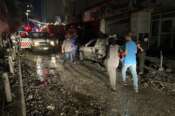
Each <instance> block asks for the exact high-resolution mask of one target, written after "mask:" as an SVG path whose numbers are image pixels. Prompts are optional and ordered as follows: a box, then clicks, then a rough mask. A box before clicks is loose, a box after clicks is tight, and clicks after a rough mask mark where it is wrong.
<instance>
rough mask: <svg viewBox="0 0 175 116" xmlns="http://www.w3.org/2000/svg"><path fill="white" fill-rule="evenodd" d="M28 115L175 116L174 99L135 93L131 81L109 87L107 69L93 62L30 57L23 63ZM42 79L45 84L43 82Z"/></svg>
mask: <svg viewBox="0 0 175 116" xmlns="http://www.w3.org/2000/svg"><path fill="white" fill-rule="evenodd" d="M22 66H23V73H24V87H25V88H24V92H25V97H26V104H27V115H28V116H174V114H175V97H174V96H168V95H165V94H162V93H160V92H157V91H154V90H152V89H150V88H147V89H141V90H140V93H138V94H136V93H134V91H133V89H132V85H131V82H130V81H129V85H128V86H126V87H123V86H122V85H121V83H120V80H121V75H120V73H119V74H118V77H117V80H118V82H117V91H116V92H112V91H111V90H110V87H109V80H108V75H107V74H106V71H105V69H104V68H102V67H100V66H99V65H98V64H94V63H91V62H88V61H86V62H83V63H78V64H73V63H70V62H67V63H65V64H62V63H61V60H60V58H58V57H55V56H54V55H52V56H49V57H48V56H39V55H30V56H28V60H24V61H23V65H22ZM40 80H42V81H43V83H40Z"/></svg>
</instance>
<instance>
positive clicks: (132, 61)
mask: <svg viewBox="0 0 175 116" xmlns="http://www.w3.org/2000/svg"><path fill="white" fill-rule="evenodd" d="M125 39H126V41H127V42H126V44H125V57H124V59H123V67H122V78H123V82H124V83H126V71H127V69H128V68H129V70H130V72H131V74H132V78H133V85H134V89H135V92H137V93H138V76H137V71H136V64H137V63H136V54H137V45H136V43H135V42H134V41H133V40H132V37H131V34H128V35H126V36H125Z"/></svg>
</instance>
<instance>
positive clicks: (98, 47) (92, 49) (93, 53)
mask: <svg viewBox="0 0 175 116" xmlns="http://www.w3.org/2000/svg"><path fill="white" fill-rule="evenodd" d="M106 41H107V40H106V39H95V40H91V41H89V42H88V43H87V44H85V46H82V47H80V60H85V59H87V60H93V61H97V62H103V60H104V59H105V57H106V48H107V47H106V43H107V42H106Z"/></svg>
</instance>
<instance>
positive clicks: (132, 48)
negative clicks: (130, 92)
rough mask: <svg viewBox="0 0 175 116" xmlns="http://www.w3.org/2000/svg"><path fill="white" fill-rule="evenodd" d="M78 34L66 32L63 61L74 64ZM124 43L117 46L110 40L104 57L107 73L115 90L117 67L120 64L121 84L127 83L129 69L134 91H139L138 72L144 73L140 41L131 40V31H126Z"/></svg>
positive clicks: (142, 48)
mask: <svg viewBox="0 0 175 116" xmlns="http://www.w3.org/2000/svg"><path fill="white" fill-rule="evenodd" d="M77 38H78V35H77V33H76V32H73V33H70V32H68V33H67V34H66V36H65V40H64V42H63V44H62V53H63V54H64V61H63V62H65V61H67V60H69V61H71V62H73V63H74V64H75V63H76V60H77V53H78V43H77ZM124 38H125V44H124V45H123V46H119V45H118V44H117V43H115V42H112V43H111V44H110V46H109V50H108V57H107V58H106V68H107V71H108V74H109V80H110V84H111V88H112V90H114V91H115V90H116V79H117V78H118V77H117V68H118V67H119V64H120V63H121V64H122V68H121V73H122V81H123V85H124V86H126V85H127V78H128V76H127V70H128V69H129V71H130V74H131V75H132V80H133V86H134V90H135V92H136V93H138V92H139V79H138V74H143V73H144V58H145V51H144V47H143V45H142V44H141V42H140V41H138V42H135V41H134V40H133V38H134V37H133V35H132V33H131V32H130V33H127V34H125V36H124ZM137 55H138V56H139V57H138V58H139V73H137V64H138V61H137Z"/></svg>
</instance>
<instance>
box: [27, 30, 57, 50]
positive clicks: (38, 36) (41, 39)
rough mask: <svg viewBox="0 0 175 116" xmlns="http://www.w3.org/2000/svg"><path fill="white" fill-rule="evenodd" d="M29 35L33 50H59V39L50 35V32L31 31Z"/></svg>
mask: <svg viewBox="0 0 175 116" xmlns="http://www.w3.org/2000/svg"><path fill="white" fill-rule="evenodd" d="M29 37H30V38H31V39H32V47H31V48H32V51H53V52H56V51H57V48H58V45H59V41H58V39H57V38H54V37H49V36H48V33H45V32H31V33H29Z"/></svg>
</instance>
